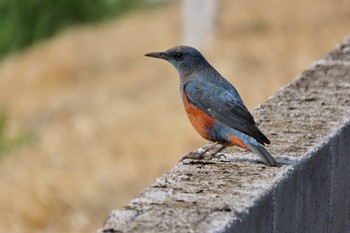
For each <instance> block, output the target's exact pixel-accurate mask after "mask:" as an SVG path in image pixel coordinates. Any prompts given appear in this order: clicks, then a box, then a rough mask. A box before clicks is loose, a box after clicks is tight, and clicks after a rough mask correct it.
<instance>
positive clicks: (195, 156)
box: [180, 142, 221, 161]
mask: <svg viewBox="0 0 350 233" xmlns="http://www.w3.org/2000/svg"><path fill="white" fill-rule="evenodd" d="M217 144H218V142H215V143H213V144H212V145H210V146H209V147H208V148H207V149H205V150H204V151H202V152H201V153H199V154H197V153H196V152H191V153H189V154H188V155H185V156H184V157H183V158H182V159H181V160H180V161H182V160H185V159H203V158H204V154H205V153H207V152H208V151H209V150H211V149H212V148H213V147H214V146H216V145H217ZM220 151H221V150H220Z"/></svg>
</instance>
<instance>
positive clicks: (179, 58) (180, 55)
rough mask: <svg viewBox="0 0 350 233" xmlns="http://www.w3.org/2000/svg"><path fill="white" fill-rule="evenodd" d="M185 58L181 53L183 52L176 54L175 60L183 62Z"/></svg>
mask: <svg viewBox="0 0 350 233" xmlns="http://www.w3.org/2000/svg"><path fill="white" fill-rule="evenodd" d="M183 57H184V54H183V53H181V52H176V53H175V54H174V58H175V59H176V60H181V59H182V58H183Z"/></svg>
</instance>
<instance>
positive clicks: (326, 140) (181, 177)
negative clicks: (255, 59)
mask: <svg viewBox="0 0 350 233" xmlns="http://www.w3.org/2000/svg"><path fill="white" fill-rule="evenodd" d="M254 115H255V118H256V119H258V120H259V122H260V128H261V129H262V131H263V132H264V133H266V134H267V136H268V137H269V138H270V139H271V141H272V144H271V146H268V150H269V151H270V152H271V153H272V154H273V155H274V156H275V158H276V159H277V160H278V161H279V162H280V163H283V164H284V165H282V166H281V167H277V168H276V167H275V168H272V167H267V166H265V165H263V164H261V163H257V159H256V157H255V156H252V155H248V153H247V152H245V151H241V150H238V149H234V148H232V149H231V148H230V149H228V150H226V153H225V155H226V159H223V160H214V161H202V162H196V161H190V160H185V161H184V162H181V163H179V164H177V165H176V166H175V167H174V168H173V169H172V170H171V171H169V172H167V173H166V174H164V175H162V176H161V177H159V178H158V179H157V180H156V181H155V182H154V183H153V184H152V185H151V187H149V188H147V189H146V190H144V192H143V193H142V194H140V195H139V196H138V197H137V198H135V199H134V200H131V201H130V202H129V204H128V205H127V206H125V207H124V208H123V209H122V210H115V211H112V213H111V214H110V216H109V217H108V218H107V220H106V222H105V224H104V226H103V229H100V230H99V232H293V233H294V232H317V233H319V232H350V38H349V39H347V40H345V41H344V42H343V43H342V44H341V45H340V46H338V48H337V49H336V50H335V51H333V52H332V53H330V54H328V55H327V56H325V57H324V58H323V59H321V60H320V61H318V62H316V63H314V64H313V65H312V66H311V67H310V68H309V69H308V70H306V71H304V72H303V73H302V74H301V75H300V76H299V77H298V78H297V79H296V80H295V81H294V82H293V83H291V84H290V85H288V86H287V87H285V88H283V89H282V90H280V91H279V92H277V93H276V94H275V95H274V96H273V97H272V98H270V99H269V100H268V101H267V102H266V103H264V104H262V105H261V106H259V107H258V108H257V109H255V111H254Z"/></svg>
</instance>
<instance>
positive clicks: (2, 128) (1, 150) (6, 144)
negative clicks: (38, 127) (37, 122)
mask: <svg viewBox="0 0 350 233" xmlns="http://www.w3.org/2000/svg"><path fill="white" fill-rule="evenodd" d="M6 127H7V117H6V116H5V114H3V113H0V158H1V156H2V155H4V154H5V153H6V152H9V151H11V150H13V149H16V148H19V147H21V146H23V145H25V144H27V143H28V142H30V141H31V140H32V139H33V138H34V137H33V133H30V132H22V133H20V134H19V135H17V136H16V137H14V138H8V137H7V135H6Z"/></svg>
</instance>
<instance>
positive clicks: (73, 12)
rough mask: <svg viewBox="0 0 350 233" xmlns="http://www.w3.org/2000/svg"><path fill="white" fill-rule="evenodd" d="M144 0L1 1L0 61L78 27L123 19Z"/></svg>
mask: <svg viewBox="0 0 350 233" xmlns="http://www.w3.org/2000/svg"><path fill="white" fill-rule="evenodd" d="M143 2H144V1H142V0H88V1H86V0H85V1H84V0H10V1H9V0H0V58H2V57H4V56H5V55H6V54H8V53H10V52H13V51H16V50H19V49H23V48H25V47H27V46H29V45H31V44H33V43H34V42H36V41H39V40H42V39H44V38H48V37H50V36H52V35H54V34H55V33H56V32H58V31H60V30H62V29H63V28H66V27H67V26H71V25H74V24H83V23H89V22H97V21H100V20H103V19H106V18H109V17H112V16H119V15H121V14H123V13H125V12H126V11H128V10H130V9H131V8H134V7H135V6H141V5H143V4H144V3H143Z"/></svg>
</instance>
